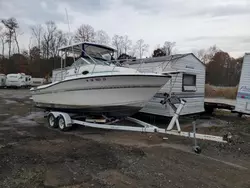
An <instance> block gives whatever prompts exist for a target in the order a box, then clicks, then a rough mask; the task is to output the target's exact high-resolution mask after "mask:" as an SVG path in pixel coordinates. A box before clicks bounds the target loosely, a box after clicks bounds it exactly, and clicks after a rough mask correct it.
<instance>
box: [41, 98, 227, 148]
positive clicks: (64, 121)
mask: <svg viewBox="0 0 250 188" xmlns="http://www.w3.org/2000/svg"><path fill="white" fill-rule="evenodd" d="M185 103H186V102H185V100H182V99H181V100H180V104H179V106H178V108H176V110H175V113H174V116H173V117H172V119H171V121H170V123H169V124H168V126H167V128H159V127H157V126H154V125H152V124H149V123H146V122H144V121H141V120H139V119H136V118H132V117H126V118H125V120H128V121H130V122H133V123H135V125H134V126H127V125H116V124H115V123H117V122H119V121H121V119H115V120H113V121H109V120H108V118H106V117H103V119H88V118H86V117H84V118H85V119H84V120H81V119H80V118H74V115H76V114H69V113H65V112H56V111H48V112H46V115H45V117H47V119H48V124H49V126H50V127H52V128H59V129H60V130H61V131H68V130H69V129H70V127H72V125H73V124H77V125H82V126H85V127H92V128H99V129H108V130H119V131H134V132H144V133H161V134H165V135H166V134H167V135H175V136H182V137H188V138H193V139H194V143H195V146H194V150H197V153H200V151H201V150H200V148H199V147H198V145H197V141H196V138H197V139H202V140H210V141H215V142H221V143H227V142H228V140H227V139H228V138H227V137H225V136H224V137H221V136H214V135H207V134H199V133H196V127H195V126H196V123H195V121H194V122H193V132H184V131H182V130H181V127H180V123H179V116H180V113H181V110H182V109H183V107H184V105H185ZM123 120H124V119H123ZM138 125H139V126H138ZM174 127H176V129H174ZM195 152H196V151H195Z"/></svg>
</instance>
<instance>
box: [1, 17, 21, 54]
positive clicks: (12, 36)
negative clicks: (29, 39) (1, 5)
mask: <svg viewBox="0 0 250 188" xmlns="http://www.w3.org/2000/svg"><path fill="white" fill-rule="evenodd" d="M1 22H2V23H3V25H4V26H5V28H6V29H7V31H6V33H5V35H6V42H7V43H8V45H9V57H10V54H11V47H12V42H13V40H14V41H15V42H16V45H17V48H18V53H20V49H19V44H18V41H17V33H16V30H17V29H18V28H19V25H18V23H17V20H16V19H15V18H9V19H2V20H1Z"/></svg>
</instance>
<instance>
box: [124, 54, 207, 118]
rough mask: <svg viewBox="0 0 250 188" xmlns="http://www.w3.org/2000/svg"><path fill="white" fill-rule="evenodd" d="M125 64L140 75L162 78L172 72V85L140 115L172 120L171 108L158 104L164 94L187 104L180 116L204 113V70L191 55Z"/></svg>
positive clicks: (155, 97)
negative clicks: (147, 74) (148, 73)
mask: <svg viewBox="0 0 250 188" xmlns="http://www.w3.org/2000/svg"><path fill="white" fill-rule="evenodd" d="M142 62H143V63H142ZM141 63H142V64H141ZM124 64H126V65H127V66H129V67H131V68H135V69H138V71H141V72H156V73H162V74H164V73H165V72H166V73H167V72H168V73H169V72H171V71H173V74H172V80H171V82H168V83H167V84H165V85H164V86H163V87H162V88H161V90H160V91H158V93H157V94H156V95H155V96H154V97H153V98H152V99H151V100H150V101H149V103H148V104H147V105H146V106H145V107H144V108H143V109H142V110H141V111H140V112H144V113H149V114H154V115H160V116H166V117H172V116H173V115H174V111H173V109H172V108H171V107H170V105H169V104H166V105H161V104H160V101H162V100H163V99H164V98H165V97H166V96H164V94H165V93H171V95H175V96H177V97H179V98H181V99H184V100H185V101H186V104H185V107H184V108H183V110H182V112H181V114H180V115H188V114H196V113H201V112H203V111H204V97H205V74H206V70H205V69H206V67H205V65H204V64H203V63H202V62H201V61H200V60H199V59H198V58H197V57H196V56H195V55H194V54H192V53H189V54H177V55H171V56H163V57H155V58H146V59H141V60H136V61H126V62H124ZM176 71H179V73H178V74H176Z"/></svg>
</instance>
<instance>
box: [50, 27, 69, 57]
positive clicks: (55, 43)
mask: <svg viewBox="0 0 250 188" xmlns="http://www.w3.org/2000/svg"><path fill="white" fill-rule="evenodd" d="M65 45H67V38H66V34H65V33H63V32H62V31H61V30H58V31H56V32H55V35H54V37H53V39H52V41H51V46H50V51H51V53H52V55H53V56H54V57H55V56H59V50H58V49H59V47H61V46H65Z"/></svg>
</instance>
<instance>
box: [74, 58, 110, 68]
mask: <svg viewBox="0 0 250 188" xmlns="http://www.w3.org/2000/svg"><path fill="white" fill-rule="evenodd" d="M91 64H96V65H106V66H109V65H110V63H109V62H108V61H106V60H104V59H102V58H97V57H91V58H90V57H84V58H83V57H81V58H79V59H77V60H76V61H75V62H74V63H73V64H72V66H73V67H79V66H83V65H91Z"/></svg>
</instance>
